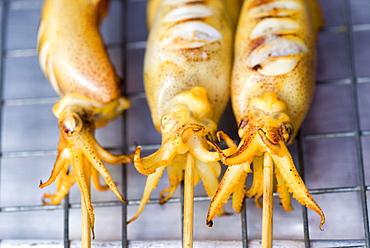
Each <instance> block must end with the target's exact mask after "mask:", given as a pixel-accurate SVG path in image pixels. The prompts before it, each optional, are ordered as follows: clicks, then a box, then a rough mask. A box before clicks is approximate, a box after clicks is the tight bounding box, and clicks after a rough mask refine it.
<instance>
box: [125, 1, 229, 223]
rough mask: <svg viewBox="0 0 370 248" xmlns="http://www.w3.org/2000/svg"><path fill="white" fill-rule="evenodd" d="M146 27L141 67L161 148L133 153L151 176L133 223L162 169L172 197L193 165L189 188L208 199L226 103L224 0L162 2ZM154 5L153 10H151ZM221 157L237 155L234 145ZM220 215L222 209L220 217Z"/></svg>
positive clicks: (214, 184) (212, 189)
mask: <svg viewBox="0 0 370 248" xmlns="http://www.w3.org/2000/svg"><path fill="white" fill-rule="evenodd" d="M157 4H159V7H158V8H157V10H158V12H157V13H156V14H155V18H154V20H153V22H152V24H151V30H150V33H149V38H148V43H147V48H146V54H145V62H144V80H145V91H146V96H147V100H148V103H149V107H150V110H151V115H152V120H153V123H154V125H155V127H156V128H157V130H158V131H159V132H160V133H161V135H162V143H161V147H160V148H159V149H158V150H157V151H156V152H154V153H153V154H151V155H149V156H147V157H143V158H142V157H141V156H140V151H141V148H140V147H138V148H137V150H136V152H135V154H134V164H135V167H136V169H137V170H138V171H139V172H140V173H142V174H144V175H148V178H147V181H146V185H145V189H144V193H143V197H142V199H141V202H140V206H139V208H138V210H137V212H136V215H135V216H134V217H133V218H132V219H131V220H130V221H129V222H131V221H133V220H135V219H136V218H137V217H138V216H139V215H140V213H141V212H142V211H143V210H144V206H145V204H146V203H147V202H148V201H149V196H150V193H151V192H152V190H153V189H154V188H155V187H156V186H157V183H158V181H159V179H160V177H161V176H162V173H163V171H164V170H165V169H166V168H167V172H168V177H169V181H170V187H169V188H167V189H165V190H164V191H162V193H161V194H160V196H161V200H160V203H165V202H166V201H167V200H168V199H170V198H171V197H172V195H173V194H174V193H175V190H176V189H177V187H178V186H179V184H180V182H181V181H183V179H184V170H185V166H186V164H187V163H188V162H189V159H190V160H193V162H194V163H193V164H194V170H193V172H194V173H193V178H192V179H193V180H194V181H193V182H194V184H196V183H197V182H198V181H199V180H201V181H202V182H203V185H204V187H205V190H206V192H207V194H208V195H209V196H212V195H213V194H214V193H215V191H216V189H217V186H218V176H219V174H220V171H221V168H220V165H219V163H218V162H217V161H218V160H219V154H218V153H217V152H215V151H210V148H211V146H210V144H209V141H208V139H211V140H215V133H216V130H217V123H218V120H219V119H220V117H221V114H222V113H223V111H224V109H225V107H226V105H227V103H228V100H229V87H230V86H229V82H230V74H231V48H232V31H231V30H232V28H231V24H230V21H229V17H228V16H227V14H226V13H225V12H224V8H225V6H224V2H223V1H222V0H210V1H194V0H177V1H173V0H163V1H161V2H160V3H157ZM152 6H153V5H152ZM230 146H231V148H228V149H226V150H225V153H228V152H230V151H231V150H233V148H234V150H235V149H236V146H235V145H234V144H230ZM219 212H220V214H221V212H222V209H221V210H220V211H219Z"/></svg>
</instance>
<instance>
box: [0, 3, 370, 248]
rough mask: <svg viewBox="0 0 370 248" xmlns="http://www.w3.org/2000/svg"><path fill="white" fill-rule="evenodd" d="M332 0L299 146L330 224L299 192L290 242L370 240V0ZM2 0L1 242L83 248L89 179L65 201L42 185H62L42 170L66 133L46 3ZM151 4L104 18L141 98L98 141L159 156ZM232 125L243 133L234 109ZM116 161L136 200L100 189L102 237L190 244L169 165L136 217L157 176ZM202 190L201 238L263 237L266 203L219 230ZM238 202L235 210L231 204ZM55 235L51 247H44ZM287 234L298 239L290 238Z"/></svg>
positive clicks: (119, 6)
mask: <svg viewBox="0 0 370 248" xmlns="http://www.w3.org/2000/svg"><path fill="white" fill-rule="evenodd" d="M320 2H321V4H322V7H323V10H324V14H325V19H326V27H325V29H324V30H323V31H322V32H321V33H320V36H319V43H318V68H317V88H316V93H315V97H314V100H313V104H312V107H311V109H310V112H309V114H308V116H307V118H306V120H305V122H304V124H303V126H302V129H301V133H300V136H299V139H298V140H297V141H296V142H295V143H294V144H293V145H292V146H291V147H290V150H291V152H292V154H293V156H294V159H295V161H296V163H297V166H298V167H299V168H300V171H301V173H302V175H303V177H304V179H305V181H306V184H307V186H308V188H309V189H310V190H311V192H312V193H313V196H314V198H315V199H316V200H317V202H318V203H319V204H320V205H321V207H322V209H323V211H324V212H325V214H326V217H327V222H326V224H325V225H324V231H320V230H319V229H318V225H319V217H318V216H317V215H316V214H315V213H314V212H313V211H311V210H307V211H306V210H305V208H302V207H301V206H300V204H299V203H297V202H296V201H295V200H294V201H293V205H294V208H295V209H294V210H293V211H292V212H290V213H287V212H285V211H284V210H283V209H282V208H281V207H280V206H279V202H278V201H279V200H278V197H275V212H274V238H275V239H276V240H285V241H276V242H275V245H276V247H293V246H294V247H309V246H310V245H311V246H312V247H370V244H369V242H370V241H369V222H368V199H367V194H368V190H369V186H368V185H370V183H369V179H370V174H369V173H370V108H369V106H370V97H369V93H370V69H369V64H370V45H369V44H370V15H369V13H370V1H368V0H321V1H320ZM0 4H1V6H0V23H1V24H0V27H1V30H0V31H1V33H0V34H1V40H0V47H1V51H2V53H1V59H0V75H1V77H0V80H1V84H0V90H1V92H2V94H1V104H2V105H1V115H0V122H1V126H0V135H1V145H0V152H1V157H0V161H1V164H0V240H1V242H0V247H29V246H32V244H37V245H38V247H54V246H52V244H55V245H56V246H55V247H62V246H63V245H65V246H68V245H69V241H73V242H71V243H70V245H71V247H78V241H79V239H80V233H81V231H80V210H79V202H80V196H79V191H78V189H77V186H74V187H73V188H72V190H71V193H70V195H69V197H68V199H67V200H66V201H64V203H63V204H62V205H60V206H42V204H41V197H42V195H43V194H44V193H45V192H54V190H55V186H54V185H51V186H49V187H47V188H45V189H43V190H41V189H39V188H38V184H39V180H40V179H42V180H46V179H47V178H48V176H49V175H50V172H51V169H52V166H53V163H54V160H55V154H56V148H57V142H58V135H59V131H58V128H57V119H56V118H55V117H54V116H53V114H52V113H51V108H52V106H53V104H54V102H55V101H56V100H57V99H58V96H57V95H56V94H55V93H54V92H53V90H52V88H51V86H50V85H49V84H48V82H47V80H46V79H45V77H44V76H43V74H42V72H41V70H40V69H39V65H38V62H37V56H36V50H35V46H36V34H37V26H38V21H39V16H40V7H41V4H42V1H41V0H23V1H22V0H9V1H6V0H2V1H0ZM145 6H146V1H144V0H127V1H126V2H124V0H113V1H112V3H111V8H110V13H109V16H108V17H107V19H106V20H105V21H104V23H103V26H102V32H103V36H104V39H105V42H106V44H107V46H108V50H109V53H110V55H111V58H112V60H113V62H114V64H115V66H116V68H117V71H118V72H119V74H120V75H121V76H122V77H123V78H124V81H125V84H124V91H125V93H126V95H127V96H128V97H129V98H130V100H131V108H130V109H129V110H128V111H126V113H125V114H124V116H123V117H122V118H119V119H117V120H115V121H113V122H112V123H110V124H109V125H108V126H107V127H105V128H101V129H99V130H97V134H96V136H97V139H98V141H99V142H100V143H101V144H102V145H103V146H104V147H107V148H109V149H111V150H112V152H114V153H121V152H122V151H123V152H125V153H129V152H133V150H134V147H135V145H137V144H140V145H142V146H143V148H144V152H143V154H149V153H151V152H153V151H155V150H156V148H158V144H159V143H160V135H159V134H158V133H157V131H156V130H155V128H154V127H153V125H152V122H151V120H150V113H149V109H148V106H147V103H146V99H145V94H144V92H143V82H142V62H143V55H144V49H145V40H146V36H147V30H146V26H145ZM220 129H222V130H224V131H225V132H227V133H229V134H230V135H231V136H232V138H234V139H237V134H236V124H235V121H234V117H233V115H232V113H231V109H230V108H228V109H227V111H226V113H225V115H224V117H223V118H222V121H221V124H220ZM108 167H109V170H110V171H111V174H112V175H113V177H114V179H115V180H116V182H117V183H118V185H119V187H120V189H121V192H125V191H127V199H128V200H129V202H128V204H127V205H126V204H121V203H120V202H119V201H118V200H117V199H116V197H115V196H114V194H113V193H111V192H96V191H95V190H93V192H92V200H93V202H94V205H95V214H96V230H95V232H96V242H95V243H94V244H95V245H96V247H120V246H123V247H124V246H126V245H128V246H129V247H175V246H176V247H177V246H179V244H180V243H179V242H177V241H168V240H181V193H180V191H178V192H177V193H176V195H175V198H174V199H173V200H171V201H170V202H168V203H167V204H165V205H163V206H160V205H158V204H157V202H158V193H159V192H160V191H161V190H163V189H164V188H166V187H167V186H168V179H167V178H166V175H164V176H163V177H162V179H161V181H160V183H159V185H158V187H157V189H155V190H154V191H153V193H152V201H151V203H150V204H148V205H147V206H146V208H145V211H144V212H143V213H142V215H141V216H140V218H139V219H138V220H137V221H135V222H133V223H132V224H130V225H128V226H127V227H126V226H125V225H124V224H123V223H124V222H125V221H124V220H125V219H126V218H130V217H131V216H133V215H134V213H135V211H136V208H137V204H138V200H139V199H140V198H141V194H142V190H143V187H144V183H145V179H146V177H145V176H143V175H140V174H139V173H137V172H136V170H135V169H134V167H133V166H132V165H131V164H129V165H127V166H117V165H108ZM195 193H196V199H195V228H194V230H195V234H194V238H195V240H196V241H197V242H196V243H195V247H241V246H242V240H243V239H244V242H246V239H247V240H248V241H249V243H250V247H258V239H260V234H261V209H259V208H258V207H256V206H255V205H254V203H253V200H250V199H248V200H246V215H244V214H242V215H238V214H233V215H231V216H225V217H221V218H216V219H215V221H214V227H212V228H209V227H207V226H206V225H205V216H206V211H207V208H208V205H209V198H207V197H204V196H205V192H204V190H203V186H202V185H197V186H196V191H195ZM226 208H227V210H228V211H229V212H232V209H231V206H230V204H227V205H226ZM126 211H127V216H126ZM242 216H244V217H246V218H241V217H242ZM242 234H246V235H242ZM126 235H127V236H126ZM126 239H127V240H129V242H128V243H126ZM47 240H54V241H55V242H53V243H47V242H49V241H47ZM153 240H155V241H153ZM206 240H212V242H205V241H206ZM220 240H223V241H227V242H224V243H223V242H221V241H220ZM295 240H300V242H296V241H295ZM152 241H153V242H152ZM293 241H294V242H293ZM43 242H44V243H45V242H46V243H47V245H46V246H45V245H44V246H42V243H43ZM284 242H285V243H287V244H288V245H287V246H282V245H281V244H284ZM109 244H113V245H112V246H109ZM105 245H106V246H105ZM319 245H321V246H319Z"/></svg>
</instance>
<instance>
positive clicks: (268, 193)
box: [262, 152, 274, 248]
mask: <svg viewBox="0 0 370 248" xmlns="http://www.w3.org/2000/svg"><path fill="white" fill-rule="evenodd" d="M263 164H264V169H263V176H264V180H263V208H262V248H271V247H272V232H273V224H272V220H273V210H274V199H273V190H274V189H273V181H274V180H273V178H274V177H273V176H274V163H273V161H272V158H271V156H270V155H269V154H268V153H267V152H266V153H265V154H264V163H263Z"/></svg>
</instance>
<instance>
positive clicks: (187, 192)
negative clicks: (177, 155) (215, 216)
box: [182, 152, 194, 248]
mask: <svg viewBox="0 0 370 248" xmlns="http://www.w3.org/2000/svg"><path fill="white" fill-rule="evenodd" d="M184 181H185V182H184V226H183V234H182V237H183V239H182V247H190V248H192V247H193V222H194V158H193V156H192V155H191V154H190V152H189V153H188V154H187V157H186V166H185V179H184Z"/></svg>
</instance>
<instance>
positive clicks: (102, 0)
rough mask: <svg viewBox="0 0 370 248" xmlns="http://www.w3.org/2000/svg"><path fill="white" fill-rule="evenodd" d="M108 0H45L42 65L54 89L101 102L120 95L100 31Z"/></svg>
mask: <svg viewBox="0 0 370 248" xmlns="http://www.w3.org/2000/svg"><path fill="white" fill-rule="evenodd" d="M108 5H109V0H77V1H69V0H46V1H45V2H44V5H43V8H42V17H41V21H40V26H39V34H38V53H39V61H40V66H41V69H42V70H43V72H44V74H45V75H46V77H47V78H48V79H49V81H50V83H51V85H52V86H53V88H54V89H55V91H56V92H57V93H58V94H59V95H61V96H64V95H66V94H68V93H70V92H78V93H81V94H83V95H85V96H87V97H89V98H91V99H94V100H95V101H97V102H99V103H107V102H110V101H113V100H115V99H117V98H119V97H121V91H120V79H119V77H118V76H117V74H116V72H115V70H114V67H113V66H112V64H111V62H110V60H109V57H108V54H107V52H106V50H105V47H104V44H103V40H102V38H101V36H100V33H99V24H100V22H101V21H102V19H103V18H104V17H105V15H106V14H107V10H108Z"/></svg>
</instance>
